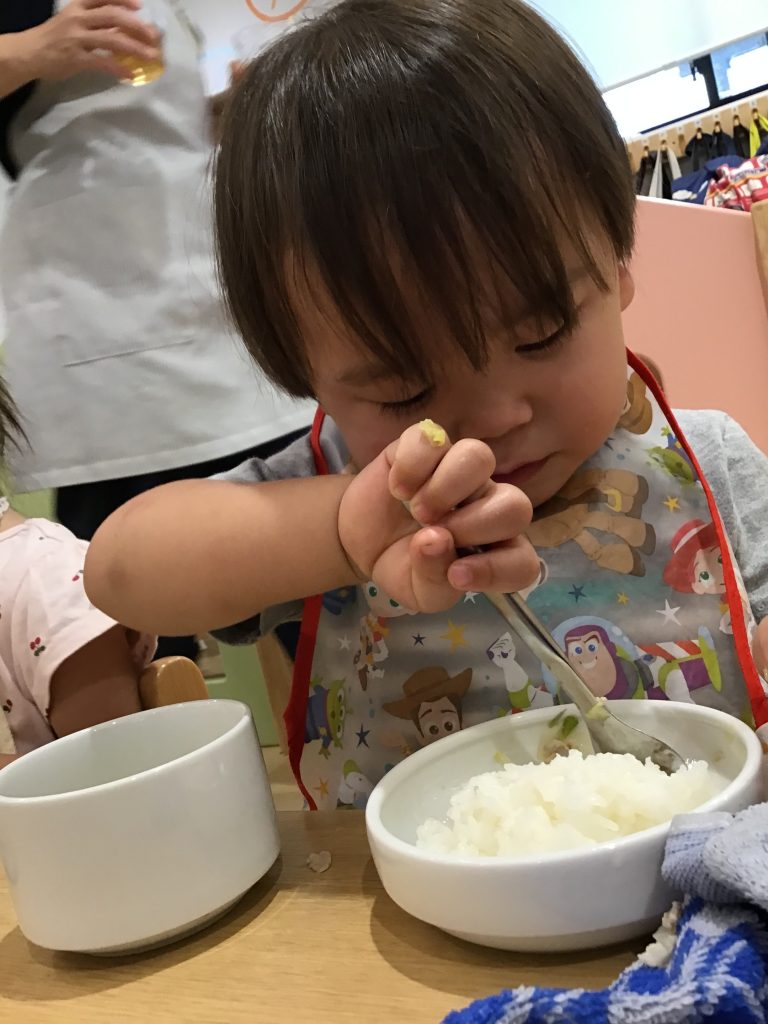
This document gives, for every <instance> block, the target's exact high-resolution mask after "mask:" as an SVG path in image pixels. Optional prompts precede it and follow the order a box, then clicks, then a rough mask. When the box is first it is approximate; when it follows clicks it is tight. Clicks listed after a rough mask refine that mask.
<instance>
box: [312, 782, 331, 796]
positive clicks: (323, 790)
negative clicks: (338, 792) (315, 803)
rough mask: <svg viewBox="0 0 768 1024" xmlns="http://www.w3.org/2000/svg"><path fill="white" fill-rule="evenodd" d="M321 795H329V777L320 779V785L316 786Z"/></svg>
mask: <svg viewBox="0 0 768 1024" xmlns="http://www.w3.org/2000/svg"><path fill="white" fill-rule="evenodd" d="M315 789H316V790H317V792H318V793H319V794H320V796H328V779H320V785H319V786H315Z"/></svg>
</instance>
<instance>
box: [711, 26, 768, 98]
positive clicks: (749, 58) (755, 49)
mask: <svg viewBox="0 0 768 1024" xmlns="http://www.w3.org/2000/svg"><path fill="white" fill-rule="evenodd" d="M712 68H713V70H714V72H715V82H716V84H717V91H718V94H719V96H720V99H721V100H726V99H730V98H731V97H732V96H740V95H741V94H743V93H745V92H752V91H754V90H757V89H760V88H761V87H762V86H764V85H765V84H766V83H767V82H768V39H767V38H766V34H765V33H761V34H760V35H759V36H750V37H749V38H748V39H742V40H741V41H740V42H738V43H731V44H730V45H729V46H722V47H720V49H719V50H713V51H712Z"/></svg>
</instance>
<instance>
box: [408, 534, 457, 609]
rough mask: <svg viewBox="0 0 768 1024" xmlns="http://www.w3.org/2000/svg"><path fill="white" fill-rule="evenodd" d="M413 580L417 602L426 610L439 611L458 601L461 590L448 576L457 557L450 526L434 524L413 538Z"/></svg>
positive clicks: (411, 553) (411, 552) (411, 550)
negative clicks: (458, 591) (448, 528)
mask: <svg viewBox="0 0 768 1024" xmlns="http://www.w3.org/2000/svg"><path fill="white" fill-rule="evenodd" d="M410 555H411V583H412V586H413V592H414V595H415V598H416V606H417V607H418V608H419V609H420V610H421V611H423V612H440V611H444V610H445V609H446V608H451V607H452V606H453V605H454V604H456V600H457V598H458V596H459V595H458V594H457V593H456V590H455V589H454V588H453V587H452V586H451V585H450V583H449V582H448V578H447V573H448V568H449V566H450V565H451V564H452V563H453V562H454V561H455V559H456V548H455V546H454V543H453V538H452V537H451V535H450V533H449V532H448V530H444V529H442V528H440V527H435V526H431V527H428V528H427V529H425V530H419V532H418V533H416V534H414V536H413V537H412V538H411V546H410Z"/></svg>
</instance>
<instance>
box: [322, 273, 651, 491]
mask: <svg viewBox="0 0 768 1024" xmlns="http://www.w3.org/2000/svg"><path fill="white" fill-rule="evenodd" d="M605 274H606V278H607V280H608V281H609V282H610V289H609V291H607V292H606V291H601V290H600V289H599V288H598V287H597V285H596V284H595V283H594V281H593V280H592V279H591V278H590V277H589V275H588V274H586V273H582V272H580V270H579V268H576V269H575V270H574V272H573V274H572V275H571V280H572V287H573V295H574V301H575V305H576V307H577V309H578V311H579V320H578V324H577V326H576V328H575V330H574V331H573V332H572V333H571V334H570V335H568V336H566V337H557V336H556V335H557V331H558V327H559V326H560V325H558V324H556V323H553V324H551V325H545V327H544V330H542V328H541V327H540V326H539V325H537V324H535V323H534V322H532V321H528V322H526V321H521V322H517V323H516V324H515V325H514V327H510V328H509V329H508V330H504V331H499V332H498V337H496V338H492V339H491V342H490V359H489V363H488V365H487V367H486V368H485V369H484V370H483V371H482V372H477V371H475V370H474V369H473V368H472V367H471V366H470V365H469V363H468V362H467V360H466V359H465V358H464V356H463V354H462V353H461V352H460V351H458V350H457V349H456V348H454V347H453V346H451V345H450V344H449V343H446V344H445V345H443V346H441V345H440V343H439V340H438V339H434V338H431V339H430V344H431V345H432V346H433V347H434V349H435V352H436V358H435V359H434V361H433V367H434V372H433V375H432V379H431V381H430V382H429V386H428V387H426V388H424V387H423V386H409V385H407V384H406V383H405V382H404V381H403V380H401V379H396V378H392V377H391V376H389V375H388V374H387V375H384V376H382V371H381V369H379V370H378V371H376V368H375V367H372V366H371V362H370V358H369V357H368V356H367V353H366V352H365V351H364V350H361V348H360V346H359V345H358V346H355V344H354V342H353V341H352V340H349V339H348V335H347V336H345V333H344V331H343V330H342V329H341V327H339V330H338V332H337V331H335V330H334V329H333V325H332V324H331V323H329V322H328V320H327V318H325V319H324V318H320V317H318V318H315V319H314V323H312V322H310V320H309V318H308V317H302V319H303V320H304V330H305V336H306V337H307V345H308V350H309V352H310V353H311V359H312V370H313V377H314V382H315V393H316V395H317V398H318V401H319V402H320V404H321V405H322V407H323V408H324V409H325V411H326V412H327V413H328V415H329V416H331V417H332V418H333V419H334V421H335V422H336V423H337V425H338V427H339V429H340V430H341V432H342V435H343V437H344V440H345V441H346V443H347V446H348V448H349V451H350V455H351V458H352V460H353V462H354V464H355V466H357V467H358V468H360V467H362V466H365V465H367V464H368V463H369V462H371V461H372V460H373V459H374V458H376V456H377V455H378V454H379V453H380V452H381V451H382V449H384V448H385V447H386V446H387V445H388V444H389V443H390V442H391V441H393V440H395V439H396V438H397V437H399V436H400V434H401V433H402V432H403V431H404V430H405V428H406V427H408V426H409V425H410V424H412V423H415V422H417V421H418V420H421V419H424V418H425V417H429V418H430V419H432V420H434V421H435V422H437V423H439V424H441V426H443V427H445V429H446V430H447V431H448V434H449V436H450V438H451V440H452V441H457V440H459V439H460V438H479V439H480V440H482V441H484V442H485V443H486V444H487V445H488V446H489V447H490V448H491V450H492V451H493V453H494V455H495V456H496V474H495V476H494V479H496V480H499V481H502V482H506V483H511V484H514V485H516V486H518V487H520V488H521V489H522V490H523V491H524V492H525V493H526V494H527V495H528V497H529V498H530V500H531V502H532V503H533V505H534V506H536V505H540V504H541V503H542V502H544V501H546V500H547V499H548V498H550V497H552V496H553V495H554V494H555V493H556V492H557V491H558V490H559V488H560V487H561V486H562V485H563V484H564V483H565V482H566V481H567V480H568V479H569V478H570V476H571V475H572V474H573V473H574V471H575V470H576V469H577V468H578V467H579V466H580V465H581V464H582V463H583V462H584V460H585V459H586V458H588V457H589V456H590V455H592V454H593V452H595V451H596V450H597V449H598V448H599V447H600V446H601V445H602V444H603V442H604V441H605V440H606V439H607V438H608V437H609V436H610V434H611V432H612V430H613V429H614V427H615V426H616V423H617V422H618V419H619V417H620V416H621V413H622V409H623V406H624V401H625V398H626V357H625V350H624V337H623V333H622V325H621V311H622V310H623V309H624V308H625V307H626V306H627V305H628V304H629V302H630V300H631V298H632V295H633V290H634V289H633V284H632V279H631V277H630V276H629V273H628V272H627V271H626V270H624V269H617V268H616V267H615V266H614V267H613V268H612V269H611V270H610V271H606V272H605ZM553 336H554V337H553ZM548 337H553V340H552V342H551V343H550V342H548V341H547V340H546V338H548ZM372 371H373V372H372Z"/></svg>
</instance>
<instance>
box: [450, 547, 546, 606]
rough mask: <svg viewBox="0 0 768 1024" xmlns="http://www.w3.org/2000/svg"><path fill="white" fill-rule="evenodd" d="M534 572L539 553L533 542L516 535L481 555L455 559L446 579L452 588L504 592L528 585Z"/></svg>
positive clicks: (537, 569) (536, 569)
mask: <svg viewBox="0 0 768 1024" xmlns="http://www.w3.org/2000/svg"><path fill="white" fill-rule="evenodd" d="M538 575H539V556H538V555H537V554H536V551H535V550H534V548H533V545H532V544H531V543H530V541H529V540H528V539H527V538H525V537H516V538H515V539H514V540H511V541H507V542H505V543H504V544H499V545H498V546H497V547H495V548H492V549H491V550H490V551H484V552H483V553H482V554H478V555H467V556H466V557H465V558H459V559H457V560H456V561H455V562H454V563H453V565H451V567H450V568H449V570H448V582H449V583H450V584H451V586H452V587H454V588H455V589H456V590H475V591H478V592H479V591H482V590H497V591H501V593H503V594H508V593H514V592H515V591H518V590H524V589H525V588H526V587H530V586H531V584H532V583H533V582H534V581H535V580H536V579H537V578H538Z"/></svg>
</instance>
